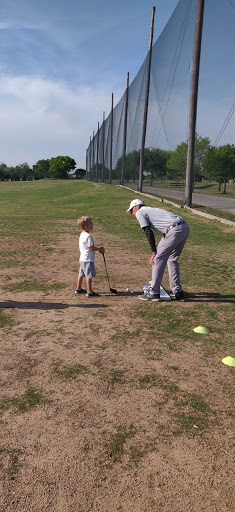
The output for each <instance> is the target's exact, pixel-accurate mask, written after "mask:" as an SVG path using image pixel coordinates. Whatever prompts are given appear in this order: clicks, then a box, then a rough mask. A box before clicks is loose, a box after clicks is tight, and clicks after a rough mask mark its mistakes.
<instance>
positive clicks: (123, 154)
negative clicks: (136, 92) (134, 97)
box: [120, 72, 129, 185]
mask: <svg viewBox="0 0 235 512" xmlns="http://www.w3.org/2000/svg"><path fill="white" fill-rule="evenodd" d="M128 91H129V72H128V73H127V80H126V104H125V118H124V128H123V150H122V173H121V183H120V184H121V185H124V180H125V161H126V134H127V112H128Z"/></svg>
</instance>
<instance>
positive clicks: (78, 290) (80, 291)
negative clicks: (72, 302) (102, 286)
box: [75, 288, 86, 295]
mask: <svg viewBox="0 0 235 512" xmlns="http://www.w3.org/2000/svg"><path fill="white" fill-rule="evenodd" d="M78 293H86V290H83V289H82V288H76V290H75V294H76V295H77V294H78Z"/></svg>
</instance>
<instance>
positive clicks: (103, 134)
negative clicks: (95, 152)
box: [101, 112, 105, 183]
mask: <svg viewBox="0 0 235 512" xmlns="http://www.w3.org/2000/svg"><path fill="white" fill-rule="evenodd" d="M104 130H105V112H103V130H102V174H101V182H102V183H104V136H105V132H104Z"/></svg>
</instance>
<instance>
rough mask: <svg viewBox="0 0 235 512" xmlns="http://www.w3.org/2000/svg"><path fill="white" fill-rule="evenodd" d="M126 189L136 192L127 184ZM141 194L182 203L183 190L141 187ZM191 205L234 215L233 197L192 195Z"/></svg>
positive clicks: (133, 186) (234, 202)
mask: <svg viewBox="0 0 235 512" xmlns="http://www.w3.org/2000/svg"><path fill="white" fill-rule="evenodd" d="M127 187H129V188H133V189H134V190H136V187H135V185H129V184H127ZM143 192H146V193H147V194H151V193H153V194H159V196H165V197H171V198H172V199H179V200H181V201H184V191H183V190H182V191H180V190H169V189H164V188H155V187H145V186H143ZM193 203H194V204H200V205H201V206H209V207H210V208H217V209H218V210H225V211H226V212H230V213H233V214H235V197H234V199H233V198H227V197H217V196H207V195H206V194H194V193H193Z"/></svg>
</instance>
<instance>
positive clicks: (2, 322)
mask: <svg viewBox="0 0 235 512" xmlns="http://www.w3.org/2000/svg"><path fill="white" fill-rule="evenodd" d="M6 325H12V318H11V317H10V316H9V315H6V314H5V313H4V311H1V310H0V328H1V327H5V326H6Z"/></svg>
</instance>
